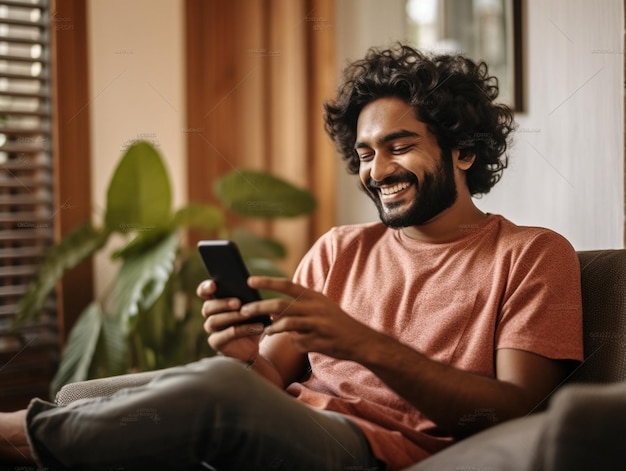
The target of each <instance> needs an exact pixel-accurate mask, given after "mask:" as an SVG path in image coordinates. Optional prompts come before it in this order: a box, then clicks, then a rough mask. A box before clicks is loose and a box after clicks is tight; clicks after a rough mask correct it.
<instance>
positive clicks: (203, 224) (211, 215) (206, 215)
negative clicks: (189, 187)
mask: <svg viewBox="0 0 626 471" xmlns="http://www.w3.org/2000/svg"><path fill="white" fill-rule="evenodd" d="M174 224H175V225H176V226H178V227H186V228H193V229H202V230H206V231H214V230H216V229H221V228H222V227H224V214H223V213H222V211H221V210H220V209H219V208H216V207H215V206H211V205H208V204H200V203H191V204H189V205H187V206H185V207H183V208H180V209H179V210H178V211H177V212H176V214H175V215H174Z"/></svg>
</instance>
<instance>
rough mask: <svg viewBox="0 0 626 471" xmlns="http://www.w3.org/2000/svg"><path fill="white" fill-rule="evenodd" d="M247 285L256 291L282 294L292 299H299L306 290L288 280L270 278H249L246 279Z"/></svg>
mask: <svg viewBox="0 0 626 471" xmlns="http://www.w3.org/2000/svg"><path fill="white" fill-rule="evenodd" d="M248 285H249V286H250V287H252V288H256V289H267V290H270V291H276V292H278V293H283V294H286V295H288V296H291V297H292V298H300V297H301V296H303V295H304V294H305V293H306V292H307V291H309V290H308V288H305V287H304V286H300V285H298V284H296V283H294V282H292V281H291V280H289V279H288V278H277V277H272V276H251V277H250V278H248Z"/></svg>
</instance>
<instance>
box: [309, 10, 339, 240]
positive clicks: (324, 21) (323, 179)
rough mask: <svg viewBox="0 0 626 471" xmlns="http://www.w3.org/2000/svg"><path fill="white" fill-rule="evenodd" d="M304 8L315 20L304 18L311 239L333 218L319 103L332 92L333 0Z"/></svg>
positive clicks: (333, 172)
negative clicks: (312, 208)
mask: <svg viewBox="0 0 626 471" xmlns="http://www.w3.org/2000/svg"><path fill="white" fill-rule="evenodd" d="M306 11H307V14H309V12H311V13H310V15H311V16H313V17H315V18H316V21H307V24H308V31H307V35H308V44H309V46H308V49H309V51H308V52H309V54H308V58H309V60H308V74H307V75H308V76H309V77H311V81H312V83H313V86H312V87H309V88H310V89H309V90H308V93H307V97H308V103H307V110H308V117H307V122H308V134H309V136H310V157H309V159H308V162H307V163H308V166H307V168H308V172H309V174H310V175H311V182H310V184H311V188H312V190H313V192H314V194H315V198H316V199H317V203H318V209H317V211H316V212H315V214H314V215H313V223H312V224H311V226H310V229H309V239H310V241H311V242H313V241H315V240H316V239H318V238H319V237H320V236H321V235H322V234H323V233H325V232H326V231H328V230H329V229H330V228H331V227H333V226H334V225H335V224H336V221H337V166H336V163H337V151H336V149H335V147H334V144H333V143H332V141H331V139H330V137H329V136H328V134H327V133H326V131H325V129H324V120H323V103H324V102H325V101H327V100H328V99H330V98H331V97H332V96H334V94H335V92H336V90H335V89H336V79H335V68H336V65H335V63H336V60H335V39H336V37H335V27H336V26H335V23H336V17H335V0H308V2H307V8H306ZM308 19H309V20H310V19H311V18H308Z"/></svg>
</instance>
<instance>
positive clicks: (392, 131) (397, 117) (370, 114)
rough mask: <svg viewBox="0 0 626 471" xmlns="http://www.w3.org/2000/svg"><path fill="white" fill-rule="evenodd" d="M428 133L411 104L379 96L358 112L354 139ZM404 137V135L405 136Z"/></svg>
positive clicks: (379, 138) (369, 139) (374, 138)
mask: <svg viewBox="0 0 626 471" xmlns="http://www.w3.org/2000/svg"><path fill="white" fill-rule="evenodd" d="M409 132H412V133H415V134H418V135H424V134H427V133H428V128H427V126H426V123H424V122H422V121H420V120H418V119H417V116H416V112H415V109H414V108H413V106H411V105H409V104H408V103H406V102H404V101H403V100H401V99H400V98H379V99H378V100H375V101H373V102H371V103H368V104H367V105H366V106H365V107H363V109H362V110H361V113H360V114H359V118H358V120H357V128H356V141H357V142H359V141H365V140H367V141H371V140H377V141H378V140H381V139H385V137H386V136H390V135H397V137H398V138H399V137H403V136H402V135H403V134H405V135H408V133H409ZM405 137H406V136H405Z"/></svg>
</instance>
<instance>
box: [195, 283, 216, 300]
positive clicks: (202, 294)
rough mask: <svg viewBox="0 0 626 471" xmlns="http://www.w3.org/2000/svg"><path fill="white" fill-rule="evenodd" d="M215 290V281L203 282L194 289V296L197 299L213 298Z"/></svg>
mask: <svg viewBox="0 0 626 471" xmlns="http://www.w3.org/2000/svg"><path fill="white" fill-rule="evenodd" d="M215 288H216V287H215V281H213V280H204V281H203V282H202V283H200V284H199V285H198V287H197V288H196V294H197V295H198V297H199V298H202V299H208V298H210V297H211V296H213V293H215Z"/></svg>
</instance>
